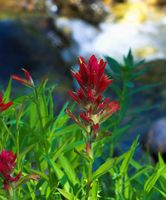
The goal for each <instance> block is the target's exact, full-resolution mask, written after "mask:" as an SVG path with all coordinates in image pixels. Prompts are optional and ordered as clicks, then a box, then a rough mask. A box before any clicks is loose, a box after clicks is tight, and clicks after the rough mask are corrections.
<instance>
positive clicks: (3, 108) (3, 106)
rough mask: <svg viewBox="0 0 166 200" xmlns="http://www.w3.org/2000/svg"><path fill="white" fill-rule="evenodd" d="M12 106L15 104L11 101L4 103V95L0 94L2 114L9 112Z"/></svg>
mask: <svg viewBox="0 0 166 200" xmlns="http://www.w3.org/2000/svg"><path fill="white" fill-rule="evenodd" d="M12 104H13V102H11V101H10V102H8V103H4V101H3V97H2V93H1V92H0V112H3V111H5V110H7V109H8V108H9V107H10V106H11V105H12Z"/></svg>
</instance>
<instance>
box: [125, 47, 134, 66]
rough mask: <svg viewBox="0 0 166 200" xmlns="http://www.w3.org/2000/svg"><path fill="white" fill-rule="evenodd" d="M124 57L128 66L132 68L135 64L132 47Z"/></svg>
mask: <svg viewBox="0 0 166 200" xmlns="http://www.w3.org/2000/svg"><path fill="white" fill-rule="evenodd" d="M123 59H124V62H125V65H126V67H127V68H132V67H133V66H134V59H133V55H132V51H131V49H129V52H128V54H127V57H125V56H124V57H123Z"/></svg>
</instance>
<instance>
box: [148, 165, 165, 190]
mask: <svg viewBox="0 0 166 200" xmlns="http://www.w3.org/2000/svg"><path fill="white" fill-rule="evenodd" d="M165 170H166V166H162V167H161V168H159V169H157V170H156V172H154V173H153V174H152V175H151V176H150V177H149V178H148V180H147V181H146V182H145V184H144V191H146V192H148V193H149V192H150V191H151V190H152V188H153V187H154V186H155V184H156V182H157V180H158V179H159V177H160V176H161V175H162V173H163V172H165Z"/></svg>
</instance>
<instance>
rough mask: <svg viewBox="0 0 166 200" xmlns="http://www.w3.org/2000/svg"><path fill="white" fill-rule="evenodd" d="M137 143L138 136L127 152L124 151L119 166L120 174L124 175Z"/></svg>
mask: <svg viewBox="0 0 166 200" xmlns="http://www.w3.org/2000/svg"><path fill="white" fill-rule="evenodd" d="M137 145H138V138H137V139H136V140H135V141H134V142H133V144H132V146H131V148H130V150H129V151H128V152H127V153H125V154H126V155H125V159H124V160H123V162H122V164H121V166H120V174H121V175H124V174H125V173H126V172H127V170H128V165H129V164H130V161H131V159H132V157H133V154H134V151H135V149H136V147H137Z"/></svg>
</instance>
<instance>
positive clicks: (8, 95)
mask: <svg viewBox="0 0 166 200" xmlns="http://www.w3.org/2000/svg"><path fill="white" fill-rule="evenodd" d="M11 89H12V80H11V79H10V80H9V83H8V86H7V89H6V90H5V93H4V96H3V99H4V101H5V102H8V101H10V94H11Z"/></svg>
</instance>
